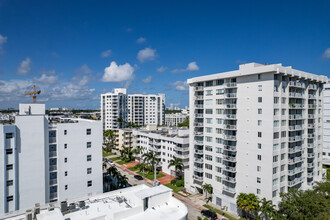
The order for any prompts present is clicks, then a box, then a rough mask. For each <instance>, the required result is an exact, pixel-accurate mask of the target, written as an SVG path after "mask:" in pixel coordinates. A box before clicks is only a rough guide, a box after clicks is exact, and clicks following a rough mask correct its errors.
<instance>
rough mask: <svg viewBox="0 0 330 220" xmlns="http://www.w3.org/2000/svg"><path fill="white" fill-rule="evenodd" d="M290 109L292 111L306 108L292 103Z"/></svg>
mask: <svg viewBox="0 0 330 220" xmlns="http://www.w3.org/2000/svg"><path fill="white" fill-rule="evenodd" d="M289 108H291V109H299V108H305V105H304V104H295V103H290V104H289Z"/></svg>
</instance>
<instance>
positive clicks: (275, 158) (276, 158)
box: [273, 155, 278, 163]
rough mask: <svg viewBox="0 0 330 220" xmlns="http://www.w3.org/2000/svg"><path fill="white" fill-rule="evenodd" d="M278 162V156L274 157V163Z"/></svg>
mask: <svg viewBox="0 0 330 220" xmlns="http://www.w3.org/2000/svg"><path fill="white" fill-rule="evenodd" d="M277 161H278V155H276V156H273V163H275V162H277Z"/></svg>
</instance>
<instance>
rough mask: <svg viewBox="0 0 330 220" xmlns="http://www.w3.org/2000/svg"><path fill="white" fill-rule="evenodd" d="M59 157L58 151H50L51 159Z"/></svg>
mask: <svg viewBox="0 0 330 220" xmlns="http://www.w3.org/2000/svg"><path fill="white" fill-rule="evenodd" d="M56 156H57V153H56V151H49V157H50V158H52V157H56Z"/></svg>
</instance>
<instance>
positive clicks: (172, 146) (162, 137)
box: [133, 128, 189, 176]
mask: <svg viewBox="0 0 330 220" xmlns="http://www.w3.org/2000/svg"><path fill="white" fill-rule="evenodd" d="M188 134H189V130H188V129H178V128H160V129H159V130H147V129H134V130H133V135H134V147H137V148H142V149H143V151H142V153H141V154H143V153H146V152H149V151H153V152H155V153H158V154H159V158H160V159H161V163H160V164H159V168H161V170H162V171H163V172H165V173H168V174H170V175H173V176H174V175H175V172H174V170H175V169H174V167H170V168H168V164H169V162H170V160H171V159H173V158H174V157H177V158H181V159H182V162H183V164H184V169H185V168H187V167H188V164H189V135H188Z"/></svg>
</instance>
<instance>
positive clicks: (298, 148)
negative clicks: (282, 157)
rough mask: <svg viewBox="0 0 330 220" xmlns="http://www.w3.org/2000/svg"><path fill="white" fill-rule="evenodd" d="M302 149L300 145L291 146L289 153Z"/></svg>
mask: <svg viewBox="0 0 330 220" xmlns="http://www.w3.org/2000/svg"><path fill="white" fill-rule="evenodd" d="M300 151H302V147H292V148H289V153H290V154H292V153H297V152H300Z"/></svg>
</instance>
